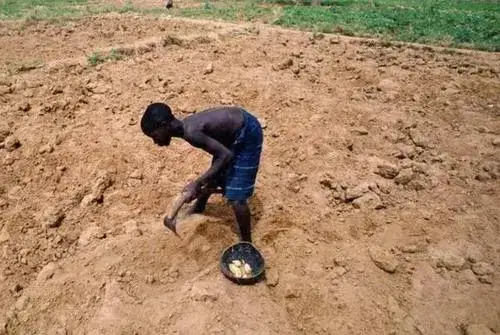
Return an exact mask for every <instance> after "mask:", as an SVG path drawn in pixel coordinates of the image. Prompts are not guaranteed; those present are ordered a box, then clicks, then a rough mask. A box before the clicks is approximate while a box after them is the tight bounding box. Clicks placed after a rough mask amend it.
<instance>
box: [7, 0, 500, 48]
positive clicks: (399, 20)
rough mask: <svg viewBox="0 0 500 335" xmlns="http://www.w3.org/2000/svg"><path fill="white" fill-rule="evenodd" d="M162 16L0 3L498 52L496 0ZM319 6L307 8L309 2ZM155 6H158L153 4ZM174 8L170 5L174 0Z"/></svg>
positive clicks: (214, 9) (205, 1)
mask: <svg viewBox="0 0 500 335" xmlns="http://www.w3.org/2000/svg"><path fill="white" fill-rule="evenodd" d="M191 1H192V2H191V4H192V6H189V7H183V8H175V7H174V8H173V9H171V10H168V11H166V10H165V9H163V8H161V6H160V5H159V7H158V8H156V9H140V8H136V7H134V6H133V5H131V4H130V3H127V4H125V5H123V6H120V7H117V6H110V5H99V4H96V3H95V1H94V2H88V1H87V0H0V19H19V18H24V19H32V20H42V19H55V18H68V17H78V16H82V15H94V14H99V13H107V12H119V13H127V12H135V13H142V14H154V15H166V14H168V15H178V16H184V17H191V18H206V19H221V20H228V21H240V20H243V21H255V20H257V21H262V22H267V23H271V24H277V25H280V26H284V27H290V28H299V29H304V30H311V31H317V32H336V33H341V34H345V35H353V36H370V37H379V38H381V39H383V40H384V41H406V42H418V43H427V44H437V45H442V46H446V47H467V48H476V49H482V50H489V51H500V2H499V1H498V0H218V1H216V2H211V1H210V0H191ZM313 1H314V2H315V3H318V4H319V5H316V6H313V5H312V2H313ZM158 3H159V4H161V1H160V0H158ZM174 6H175V0H174Z"/></svg>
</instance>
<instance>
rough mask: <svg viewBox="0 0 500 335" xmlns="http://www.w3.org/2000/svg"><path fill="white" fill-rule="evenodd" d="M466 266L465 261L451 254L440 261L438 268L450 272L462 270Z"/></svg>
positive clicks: (443, 256)
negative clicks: (443, 268)
mask: <svg viewBox="0 0 500 335" xmlns="http://www.w3.org/2000/svg"><path fill="white" fill-rule="evenodd" d="M464 265H465V259H464V258H463V257H461V256H458V255H454V254H451V253H445V254H444V255H441V257H440V258H439V259H438V262H437V266H438V267H445V268H446V269H448V270H460V269H462V268H463V266H464Z"/></svg>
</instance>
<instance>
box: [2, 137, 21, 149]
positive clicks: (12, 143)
mask: <svg viewBox="0 0 500 335" xmlns="http://www.w3.org/2000/svg"><path fill="white" fill-rule="evenodd" d="M4 147H5V150H7V151H8V152H11V151H14V150H16V149H18V148H20V147H21V142H20V141H19V140H18V139H17V137H15V136H14V135H11V136H8V137H7V138H6V139H5V140H4Z"/></svg>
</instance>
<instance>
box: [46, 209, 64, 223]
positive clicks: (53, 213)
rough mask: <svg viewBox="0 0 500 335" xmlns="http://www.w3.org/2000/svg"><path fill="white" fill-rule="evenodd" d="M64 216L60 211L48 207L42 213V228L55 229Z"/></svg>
mask: <svg viewBox="0 0 500 335" xmlns="http://www.w3.org/2000/svg"><path fill="white" fill-rule="evenodd" d="M64 217H65V214H64V213H63V211H62V210H61V209H58V208H55V207H48V208H46V209H45V211H44V212H43V218H42V226H43V227H45V228H57V227H59V226H60V225H61V223H62V222H63V220H64Z"/></svg>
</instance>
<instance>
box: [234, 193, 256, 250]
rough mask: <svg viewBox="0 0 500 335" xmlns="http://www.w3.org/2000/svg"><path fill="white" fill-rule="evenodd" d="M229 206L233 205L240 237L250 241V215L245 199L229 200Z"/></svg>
mask: <svg viewBox="0 0 500 335" xmlns="http://www.w3.org/2000/svg"><path fill="white" fill-rule="evenodd" d="M231 206H232V207H233V211H234V216H235V217H236V221H237V222H238V226H239V229H240V239H241V240H242V241H245V242H252V236H251V226H250V220H251V216H250V208H248V204H247V202H246V201H245V200H243V201H231Z"/></svg>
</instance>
